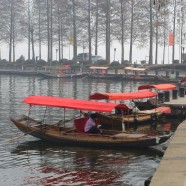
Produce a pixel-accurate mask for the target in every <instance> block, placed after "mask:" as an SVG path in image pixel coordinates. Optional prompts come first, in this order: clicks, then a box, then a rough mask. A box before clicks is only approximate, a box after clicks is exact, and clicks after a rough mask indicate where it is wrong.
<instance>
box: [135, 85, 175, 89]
mask: <svg viewBox="0 0 186 186" xmlns="http://www.w3.org/2000/svg"><path fill="white" fill-rule="evenodd" d="M152 88H154V89H157V90H173V89H176V85H173V84H157V85H141V86H139V87H138V90H143V89H152Z"/></svg>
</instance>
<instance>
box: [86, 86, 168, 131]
mask: <svg viewBox="0 0 186 186" xmlns="http://www.w3.org/2000/svg"><path fill="white" fill-rule="evenodd" d="M156 95H157V94H156V93H155V92H151V91H149V90H146V91H140V92H129V93H94V94H92V95H90V96H89V99H94V100H102V99H106V100H115V101H116V100H118V101H121V100H134V99H143V98H151V97H154V96H156ZM165 113H167V114H168V113H171V109H170V107H156V108H155V109H149V110H136V111H132V109H130V108H129V107H128V106H127V105H125V108H121V109H119V111H118V110H117V111H116V113H114V114H110V115H104V114H99V120H100V122H101V123H102V124H104V125H106V124H107V125H108V123H110V125H111V126H113V125H114V126H116V125H117V126H118V127H120V129H121V123H123V122H124V123H125V124H128V123H138V124H139V123H144V122H146V121H151V120H152V119H153V117H154V116H156V117H158V116H161V115H163V114H165ZM115 123H117V124H116V125H115Z"/></svg>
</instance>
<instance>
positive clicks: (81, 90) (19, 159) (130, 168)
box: [0, 75, 179, 186]
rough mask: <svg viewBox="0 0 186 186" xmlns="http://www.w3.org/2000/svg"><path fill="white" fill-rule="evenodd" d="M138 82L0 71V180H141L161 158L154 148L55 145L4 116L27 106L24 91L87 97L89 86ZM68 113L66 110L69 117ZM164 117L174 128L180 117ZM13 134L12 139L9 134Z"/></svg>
mask: <svg viewBox="0 0 186 186" xmlns="http://www.w3.org/2000/svg"><path fill="white" fill-rule="evenodd" d="M146 83H147V82H146ZM142 84H143V83H142V82H140V83H139V82H121V81H108V80H100V79H99V80H88V79H86V78H82V79H40V78H39V77H22V76H13V75H12V76H8V75H1V76H0V105H1V107H0V140H1V143H0V149H1V153H0V185H1V186H61V185H65V186H66V185H76V186H79V185H83V186H84V185H86V186H91V185H94V186H99V185H110V186H116V185H118V186H143V185H144V181H145V180H146V179H147V178H148V177H149V176H151V175H152V174H153V173H154V171H155V169H156V168H157V166H158V164H159V162H160V160H161V157H162V156H161V155H160V154H159V153H158V152H157V151H153V150H151V149H121V150H111V149H98V148H79V147H65V146H57V145H55V144H53V143H48V142H43V141H40V140H38V139H36V138H34V137H31V136H29V135H26V136H24V137H23V136H22V133H21V132H20V131H19V130H18V129H17V128H16V127H15V126H14V125H13V124H12V123H11V122H10V119H9V118H10V116H20V115H21V114H26V113H27V111H28V109H29V107H28V105H25V104H23V103H22V100H23V99H24V98H25V97H27V96H28V95H51V96H60V97H71V98H77V99H88V97H89V95H90V94H91V93H94V92H129V91H137V87H138V86H139V85H142ZM37 114H38V113H37ZM56 114H57V113H56ZM73 114H74V113H71V112H70V114H69V115H68V117H69V118H70V116H71V115H73ZM40 115H41V114H38V117H39V116H40ZM167 122H168V123H169V124H170V125H171V126H172V127H173V128H176V126H177V124H178V123H179V121H178V120H177V119H175V120H171V121H167ZM14 137H16V138H15V139H14V140H9V139H12V138H14Z"/></svg>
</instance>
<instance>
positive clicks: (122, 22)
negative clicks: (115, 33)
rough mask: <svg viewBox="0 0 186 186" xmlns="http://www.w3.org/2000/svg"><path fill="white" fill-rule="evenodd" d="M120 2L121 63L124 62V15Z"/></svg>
mask: <svg viewBox="0 0 186 186" xmlns="http://www.w3.org/2000/svg"><path fill="white" fill-rule="evenodd" d="M120 3H121V64H122V63H124V15H123V3H124V2H123V0H120Z"/></svg>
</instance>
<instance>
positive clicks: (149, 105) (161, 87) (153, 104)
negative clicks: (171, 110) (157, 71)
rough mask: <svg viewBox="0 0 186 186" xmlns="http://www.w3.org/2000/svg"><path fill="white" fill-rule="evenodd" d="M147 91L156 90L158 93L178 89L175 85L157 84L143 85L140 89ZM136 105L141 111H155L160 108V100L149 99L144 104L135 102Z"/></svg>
mask: <svg viewBox="0 0 186 186" xmlns="http://www.w3.org/2000/svg"><path fill="white" fill-rule="evenodd" d="M147 89H150V90H152V89H155V91H156V92H158V91H170V90H174V89H176V85H173V84H156V85H153V84H152V85H151V84H147V85H141V86H139V87H138V90H139V91H141V90H147ZM134 103H135V105H136V106H137V107H138V108H139V109H140V110H147V109H155V108H157V107H158V100H157V98H149V99H147V100H146V101H145V102H142V101H141V100H138V101H137V100H135V101H134Z"/></svg>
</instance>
